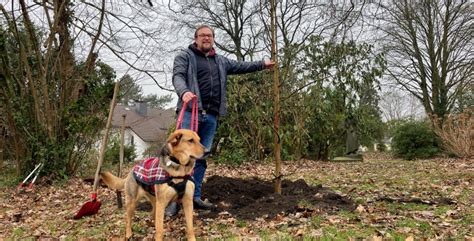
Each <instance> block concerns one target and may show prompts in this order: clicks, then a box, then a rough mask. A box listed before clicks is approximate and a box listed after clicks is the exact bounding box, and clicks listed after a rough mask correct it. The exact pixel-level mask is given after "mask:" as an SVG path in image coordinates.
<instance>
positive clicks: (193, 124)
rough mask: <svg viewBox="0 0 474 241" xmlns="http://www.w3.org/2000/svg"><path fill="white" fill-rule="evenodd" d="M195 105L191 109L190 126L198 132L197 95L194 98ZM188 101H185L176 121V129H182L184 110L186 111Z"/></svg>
mask: <svg viewBox="0 0 474 241" xmlns="http://www.w3.org/2000/svg"><path fill="white" fill-rule="evenodd" d="M192 101H193V105H192V109H191V126H190V127H189V129H190V130H192V131H194V132H197V131H198V102H197V97H193V99H192ZM187 105H188V102H187V101H185V102H184V103H183V108H181V112H180V113H179V116H178V120H177V121H176V130H178V129H181V128H182V127H183V117H184V112H185V111H186V106H187Z"/></svg>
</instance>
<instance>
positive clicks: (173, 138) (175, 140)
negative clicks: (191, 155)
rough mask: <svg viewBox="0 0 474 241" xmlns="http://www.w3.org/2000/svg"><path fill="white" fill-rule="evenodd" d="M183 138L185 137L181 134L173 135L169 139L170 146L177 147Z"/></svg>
mask: <svg viewBox="0 0 474 241" xmlns="http://www.w3.org/2000/svg"><path fill="white" fill-rule="evenodd" d="M181 137H183V134H181V133H173V134H171V136H170V137H169V138H168V141H167V142H168V144H171V146H176V145H178V143H179V141H180V140H181Z"/></svg>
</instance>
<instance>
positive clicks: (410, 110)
mask: <svg viewBox="0 0 474 241" xmlns="http://www.w3.org/2000/svg"><path fill="white" fill-rule="evenodd" d="M380 96H381V100H380V102H379V106H380V109H381V111H382V115H383V118H384V119H385V121H391V120H402V119H406V118H412V119H419V118H423V117H425V115H424V111H423V106H422V105H421V102H420V100H418V99H417V98H415V97H414V96H413V95H411V94H410V93H406V92H405V93H402V92H401V91H400V90H396V89H391V90H387V91H385V92H383V93H382V94H381V95H380Z"/></svg>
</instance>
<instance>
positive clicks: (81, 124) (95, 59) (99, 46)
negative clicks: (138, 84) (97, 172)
mask: <svg viewBox="0 0 474 241" xmlns="http://www.w3.org/2000/svg"><path fill="white" fill-rule="evenodd" d="M157 8H158V7H157ZM155 10H156V9H150V5H149V4H148V2H143V3H139V2H136V3H129V2H124V3H114V4H113V5H112V4H110V2H109V1H105V0H101V1H99V0H96V1H93V2H91V1H82V2H73V1H68V0H55V1H24V0H20V1H11V3H8V5H3V4H0V11H1V15H0V22H2V25H1V26H0V31H1V34H2V35H1V36H2V38H0V43H1V44H0V53H1V58H0V60H1V61H0V67H1V70H2V73H1V74H2V76H3V77H4V78H0V79H1V81H2V82H1V85H0V95H1V96H2V97H3V96H5V97H6V98H0V101H1V105H0V106H2V108H3V109H4V110H5V112H3V111H2V113H5V116H4V115H3V114H2V118H1V119H2V120H4V121H3V122H5V123H2V125H6V127H7V130H8V133H9V135H10V136H11V138H10V139H9V142H11V144H10V143H7V144H8V147H11V150H13V153H14V155H13V158H14V159H15V160H17V163H16V164H17V168H18V170H19V171H24V169H23V170H21V169H22V168H20V167H21V166H22V165H23V164H25V165H23V166H25V167H27V166H28V165H31V163H28V161H32V162H38V161H41V162H46V163H47V165H46V166H47V167H48V168H46V169H47V170H53V171H56V172H62V171H64V173H66V174H74V172H75V170H77V168H78V166H79V165H80V162H81V160H82V158H80V157H81V155H83V154H84V153H85V151H86V150H87V149H88V147H89V146H90V145H91V143H93V141H94V140H95V139H94V137H96V136H97V133H98V130H100V127H101V126H102V125H100V123H101V122H100V120H101V119H102V120H103V117H104V116H103V115H101V114H102V113H103V111H104V108H107V107H108V104H107V103H108V101H107V98H108V97H109V96H108V92H107V89H108V88H109V87H110V83H111V82H113V81H114V79H115V71H114V70H113V69H112V68H111V67H110V66H109V65H112V64H113V63H111V61H110V59H111V58H112V57H114V58H115V59H116V60H118V61H120V62H121V63H122V64H123V65H122V66H125V67H124V68H123V69H120V70H121V71H124V72H127V70H132V71H130V72H133V73H135V75H145V76H147V77H148V78H150V79H153V80H155V82H156V84H157V85H158V86H160V87H161V88H162V89H166V81H163V80H159V79H158V78H157V77H156V75H158V74H159V73H162V72H163V70H162V69H161V68H160V67H161V63H160V60H161V59H162V58H159V56H162V54H160V53H162V51H163V49H162V48H161V47H162V46H163V43H164V42H166V41H167V39H165V38H164V37H163V35H162V32H163V28H159V27H157V26H158V25H157V24H147V23H156V22H155V21H159V20H160V16H159V15H157V14H155V12H154V11H155ZM104 59H105V60H107V59H108V60H109V61H107V62H108V63H107V64H105V63H104ZM108 64H109V65H108ZM114 65H116V64H114ZM124 69H125V70H124ZM101 88H103V89H101ZM92 89H94V90H95V91H96V92H94V93H95V94H97V95H94V96H92V94H91V90H92ZM22 162H23V163H22ZM46 169H45V170H46Z"/></svg>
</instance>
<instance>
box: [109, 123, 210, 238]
mask: <svg viewBox="0 0 474 241" xmlns="http://www.w3.org/2000/svg"><path fill="white" fill-rule="evenodd" d="M203 154H204V147H203V146H202V145H201V143H200V138H199V136H198V135H197V134H196V133H195V132H194V131H191V130H186V129H180V130H176V131H175V132H173V133H172V134H171V135H170V137H169V138H168V140H167V143H166V145H165V146H164V147H163V149H162V150H161V154H160V157H159V164H158V165H159V168H161V169H160V170H165V171H166V173H167V177H168V178H169V179H168V181H167V182H165V183H161V184H154V190H155V191H154V193H153V192H152V191H150V190H147V186H144V184H142V183H139V178H140V174H138V176H137V170H139V169H140V168H142V167H140V166H139V164H137V165H136V166H135V167H134V170H132V171H131V172H130V173H129V174H128V176H127V177H126V178H125V179H121V178H118V177H116V176H114V175H113V174H111V173H110V172H104V173H101V178H102V180H103V181H104V182H105V184H107V186H108V187H110V188H112V189H117V190H121V189H125V208H126V215H125V223H126V230H125V235H126V238H127V239H128V238H131V237H132V219H133V215H134V213H135V208H136V205H137V201H138V200H140V199H141V198H142V197H145V198H146V199H148V200H149V201H150V202H151V204H152V206H153V210H152V217H153V218H154V219H155V228H156V237H155V238H156V240H163V219H164V211H165V207H166V206H167V205H168V203H169V202H170V201H172V200H176V199H177V198H178V192H180V195H181V196H182V203H183V207H184V208H183V209H184V215H185V219H186V236H187V239H188V240H196V238H195V236H194V230H193V194H194V183H193V182H192V181H188V180H189V176H190V175H191V174H192V170H193V168H194V163H195V161H196V159H197V158H200V157H202V156H203ZM155 159H156V158H155ZM156 160H158V159H156ZM155 170H156V169H155ZM155 183H156V182H155ZM176 186H181V189H183V187H184V190H181V191H178V189H177V188H176ZM152 194H154V195H152Z"/></svg>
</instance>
